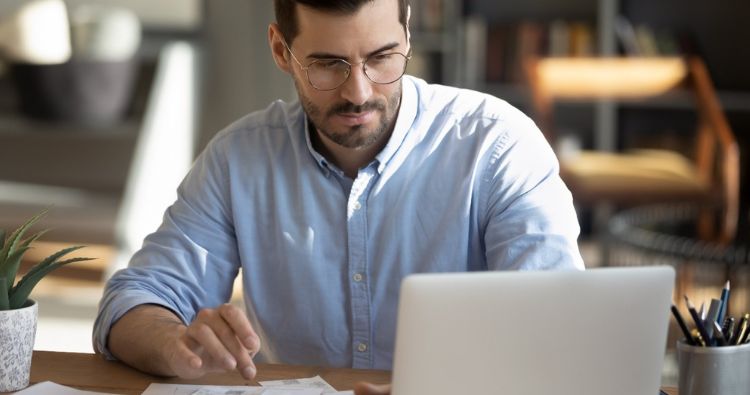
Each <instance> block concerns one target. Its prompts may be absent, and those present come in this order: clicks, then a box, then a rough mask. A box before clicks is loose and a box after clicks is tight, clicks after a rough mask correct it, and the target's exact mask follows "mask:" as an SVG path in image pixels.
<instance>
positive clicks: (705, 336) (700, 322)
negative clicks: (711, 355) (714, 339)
mask: <svg viewBox="0 0 750 395" xmlns="http://www.w3.org/2000/svg"><path fill="white" fill-rule="evenodd" d="M685 303H687V307H688V311H689V312H690V316H692V317H693V321H695V327H696V328H697V329H698V333H699V334H700V335H701V337H702V338H703V341H704V343H705V344H706V345H707V346H710V345H711V338H710V337H709V336H708V334H707V333H706V328H705V327H704V326H703V320H701V317H700V316H699V315H698V312H697V311H695V306H693V304H692V303H690V299H688V297H687V295H685Z"/></svg>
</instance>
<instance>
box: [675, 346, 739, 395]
mask: <svg viewBox="0 0 750 395" xmlns="http://www.w3.org/2000/svg"><path fill="white" fill-rule="evenodd" d="M677 359H678V361H679V369H680V380H679V393H680V395H714V394H715V395H747V394H748V391H750V374H748V372H750V344H747V343H746V344H742V345H739V346H725V347H699V346H691V345H689V344H686V343H685V342H684V341H682V340H679V341H678V342H677Z"/></svg>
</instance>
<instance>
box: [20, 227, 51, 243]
mask: <svg viewBox="0 0 750 395" xmlns="http://www.w3.org/2000/svg"><path fill="white" fill-rule="evenodd" d="M47 232H49V229H44V230H41V231H39V232H37V233H34V234H33V235H31V237H29V238H28V239H26V240H24V241H23V242H22V243H21V247H28V246H30V245H31V243H33V242H35V241H37V239H39V238H40V237H42V236H44V234H45V233H47Z"/></svg>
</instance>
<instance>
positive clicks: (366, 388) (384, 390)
mask: <svg viewBox="0 0 750 395" xmlns="http://www.w3.org/2000/svg"><path fill="white" fill-rule="evenodd" d="M390 393H391V385H390V384H381V385H377V384H371V383H365V382H359V383H357V384H355V385H354V395H390Z"/></svg>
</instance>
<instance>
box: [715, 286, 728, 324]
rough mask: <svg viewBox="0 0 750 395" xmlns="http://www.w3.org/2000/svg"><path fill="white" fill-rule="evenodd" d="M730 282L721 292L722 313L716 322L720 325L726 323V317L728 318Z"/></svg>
mask: <svg viewBox="0 0 750 395" xmlns="http://www.w3.org/2000/svg"><path fill="white" fill-rule="evenodd" d="M729 292H730V289H729V280H727V282H726V284H724V289H722V290H721V311H720V312H719V318H718V319H717V320H716V322H718V323H722V322H724V317H726V316H727V305H728V304H729Z"/></svg>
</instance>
